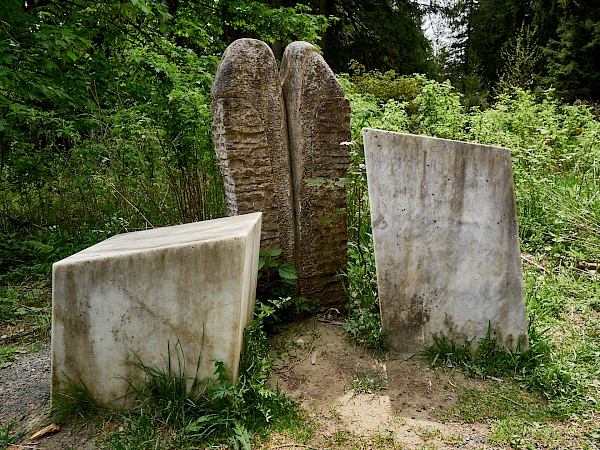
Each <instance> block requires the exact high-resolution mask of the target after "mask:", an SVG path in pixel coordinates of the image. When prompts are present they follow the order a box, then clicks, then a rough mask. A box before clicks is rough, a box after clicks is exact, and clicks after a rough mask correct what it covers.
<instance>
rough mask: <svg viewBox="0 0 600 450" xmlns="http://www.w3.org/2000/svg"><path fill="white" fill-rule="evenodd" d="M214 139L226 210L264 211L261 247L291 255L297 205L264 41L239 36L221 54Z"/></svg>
mask: <svg viewBox="0 0 600 450" xmlns="http://www.w3.org/2000/svg"><path fill="white" fill-rule="evenodd" d="M211 96H212V104H211V109H212V114H213V125H212V133H213V141H214V145H215V151H216V153H217V157H218V159H219V166H220V169H221V172H222V174H223V176H224V178H225V192H226V201H227V215H228V216H234V215H237V214H246V213H251V212H257V211H262V213H263V226H262V242H261V247H262V248H263V249H273V248H282V249H283V251H284V253H283V256H284V259H286V260H287V261H292V260H293V251H294V250H293V249H294V211H293V203H292V187H291V169H290V157H289V148H288V135H287V124H286V117H285V107H284V103H283V94H282V90H281V85H280V83H279V77H278V73H277V62H276V61H275V57H274V56H273V52H272V51H271V49H270V48H269V47H268V46H267V44H265V43H264V42H262V41H258V40H255V39H239V40H237V41H235V42H233V43H232V44H231V45H230V46H229V47H227V50H226V51H225V53H224V54H223V59H222V61H221V65H220V66H219V69H218V70H217V75H216V78H215V82H214V84H213V88H212V93H211Z"/></svg>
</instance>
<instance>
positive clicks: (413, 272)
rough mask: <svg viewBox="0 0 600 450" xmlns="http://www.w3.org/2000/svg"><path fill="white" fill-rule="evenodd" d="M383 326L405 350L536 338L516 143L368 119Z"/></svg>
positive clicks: (510, 343)
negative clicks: (463, 138)
mask: <svg viewBox="0 0 600 450" xmlns="http://www.w3.org/2000/svg"><path fill="white" fill-rule="evenodd" d="M364 143H365V157H366V165H367V179H368V185H369V199H370V202H371V220H372V225H373V239H374V244H375V262H376V265H377V282H378V288H379V300H380V306H381V319H382V326H383V328H384V329H388V330H391V334H390V336H389V338H390V342H391V344H392V345H393V346H394V348H396V349H397V350H398V351H401V352H415V351H417V350H419V349H422V348H423V347H424V346H428V345H431V344H433V336H434V335H437V336H439V337H442V336H443V337H445V338H448V339H453V340H455V341H458V342H463V341H464V340H466V339H468V340H470V339H474V338H475V340H477V339H478V338H482V337H485V336H486V333H487V331H488V326H489V327H490V328H491V331H492V337H495V338H496V339H497V342H498V344H500V345H502V346H505V347H507V348H509V349H511V350H514V349H515V348H516V347H517V346H518V345H520V347H521V348H522V349H523V348H525V347H526V346H527V345H528V341H527V320H526V316H525V301H524V294H523V276H522V268H521V260H520V253H519V238H518V229H517V217H516V208H515V198H514V188H513V174H512V166H511V158H510V151H509V150H507V149H505V148H498V147H488V146H484V145H475V144H468V143H463V142H457V141H449V140H444V139H435V138H429V137H423V136H413V135H408V134H401V133H392V132H387V131H380V130H372V129H365V130H364Z"/></svg>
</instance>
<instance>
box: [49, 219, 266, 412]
mask: <svg viewBox="0 0 600 450" xmlns="http://www.w3.org/2000/svg"><path fill="white" fill-rule="evenodd" d="M261 217H262V216H261V213H253V214H246V215H241V216H235V217H228V218H224V219H215V220H208V221H204V222H196V223H189V224H184V225H177V226H172V227H165V228H157V229H153V230H147V231H139V232H135V233H125V234H121V235H117V236H114V237H111V238H110V239H107V240H106V241H104V242H100V243H99V244H96V245H94V246H92V247H90V248H88V249H86V250H83V251H81V252H79V253H76V254H75V255H72V256H70V257H68V258H66V259H63V260H62V261H59V262H57V263H56V264H54V266H53V269H52V379H53V381H52V394H53V397H54V396H55V395H56V393H57V392H58V391H60V390H61V389H63V388H64V387H65V380H66V379H67V378H66V377H68V378H70V379H71V380H72V381H74V382H75V383H76V384H79V385H81V384H85V386H86V387H87V388H88V389H89V391H90V393H91V395H92V397H93V398H94V399H95V400H96V401H97V402H98V403H99V404H100V405H102V406H107V407H115V408H121V407H124V408H127V407H130V406H132V400H133V399H132V398H131V397H130V396H128V397H127V398H124V396H125V394H126V393H127V387H128V384H127V382H126V381H125V380H126V379H136V378H140V377H141V378H143V373H142V371H141V370H140V369H138V368H137V367H135V366H134V365H132V364H128V363H127V362H128V361H129V362H131V361H136V356H135V355H137V357H138V358H139V359H140V360H141V361H142V362H143V363H144V364H145V365H146V366H150V367H157V368H160V369H162V370H166V369H167V365H166V362H165V361H166V359H167V357H168V350H167V349H168V347H169V346H170V349H171V364H172V367H173V369H174V370H173V371H174V372H175V373H176V374H178V373H179V366H180V365H181V366H182V369H183V367H184V366H185V375H186V376H188V377H192V378H193V377H197V378H200V379H202V378H206V377H212V376H213V373H214V371H215V365H214V362H213V361H211V360H213V359H217V360H220V361H223V363H224V364H225V367H226V368H227V369H228V371H229V374H230V375H231V376H232V378H233V379H235V378H236V377H237V374H238V365H239V360H240V352H241V350H242V345H243V333H244V327H245V326H246V325H247V324H248V323H249V322H250V321H251V320H252V318H253V312H254V300H255V295H256V275H257V270H258V253H259V244H260V231H261V230H260V228H261ZM178 343H179V344H178ZM179 345H180V348H179V349H178V350H179V359H180V362H181V364H179V362H178V357H177V354H176V346H179ZM182 355H183V357H182ZM198 361H200V365H199V370H198V372H196V370H197V367H198Z"/></svg>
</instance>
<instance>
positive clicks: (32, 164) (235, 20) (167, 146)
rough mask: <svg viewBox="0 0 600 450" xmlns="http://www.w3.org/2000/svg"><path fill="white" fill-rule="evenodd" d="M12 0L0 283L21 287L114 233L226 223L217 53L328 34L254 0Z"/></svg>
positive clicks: (0, 143) (3, 48)
mask: <svg viewBox="0 0 600 450" xmlns="http://www.w3.org/2000/svg"><path fill="white" fill-rule="evenodd" d="M5 3H6V5H3V6H4V9H3V12H4V13H5V14H4V15H3V16H2V18H0V25H1V26H0V61H1V62H2V64H1V67H0V85H1V86H2V89H0V117H1V118H2V119H1V121H0V276H2V277H4V276H5V274H6V275H8V276H10V277H11V279H15V280H18V279H22V277H23V276H24V275H25V274H26V273H31V271H34V272H35V273H39V274H40V275H42V276H46V277H47V276H48V274H49V268H50V263H51V262H54V261H56V260H57V259H60V258H61V257H63V256H64V255H66V254H69V253H68V252H69V251H72V252H74V251H77V250H79V249H81V248H82V247H83V246H87V245H90V244H93V243H95V242H97V241H98V240H100V239H102V238H105V237H107V236H109V235H111V234H115V233H119V232H123V231H131V230H136V229H145V228H152V227H155V226H163V225H171V224H175V223H180V222H190V221H196V220H204V219H210V218H215V217H220V216H222V215H224V192H223V187H222V179H221V176H220V174H219V172H218V170H217V164H216V156H215V154H214V150H213V148H212V136H211V114H210V89H211V84H212V80H213V76H214V72H215V70H216V67H217V65H218V58H217V57H216V56H215V55H218V54H220V53H221V52H222V51H223V50H224V48H225V46H226V45H227V43H228V42H229V41H228V39H229V36H228V33H237V32H239V33H243V34H245V35H251V36H253V37H257V38H262V39H266V40H268V41H270V40H275V39H279V40H281V41H282V42H284V43H287V42H290V41H291V40H294V39H304V40H308V41H311V42H316V41H317V40H318V38H319V33H321V32H322V31H323V30H324V29H325V27H326V25H327V19H325V18H324V17H322V16H319V15H313V14H309V11H308V9H307V8H305V7H303V6H294V7H290V8H271V7H270V6H267V5H265V4H264V3H262V2H253V1H247V0H230V1H225V2H212V1H211V2H208V3H202V4H198V3H195V2H173V3H169V2H161V1H158V0H150V1H137V0H135V1H134V0H130V1H125V2H120V1H113V0H109V1H106V2H95V3H92V4H90V3H89V2H84V1H81V0H76V1H74V2H66V3H65V2H36V3H30V4H29V7H30V11H29V12H27V13H26V12H24V11H23V10H22V4H23V2H21V1H18V0H8V1H7V2H5ZM94 235H95V236H94ZM32 250H33V251H32Z"/></svg>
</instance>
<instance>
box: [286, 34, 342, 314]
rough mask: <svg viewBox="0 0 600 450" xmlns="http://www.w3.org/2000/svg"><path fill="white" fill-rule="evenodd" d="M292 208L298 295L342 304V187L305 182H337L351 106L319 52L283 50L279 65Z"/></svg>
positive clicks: (302, 45) (301, 46) (305, 47)
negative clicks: (290, 172) (309, 180)
mask: <svg viewBox="0 0 600 450" xmlns="http://www.w3.org/2000/svg"><path fill="white" fill-rule="evenodd" d="M280 76H281V82H282V86H283V95H284V99H285V105H286V111H287V121H288V134H289V139H290V155H291V164H292V183H293V192H294V198H295V210H296V260H295V265H296V269H297V270H298V287H299V291H300V294H301V295H304V296H306V297H309V298H312V297H318V298H320V300H321V303H322V304H324V305H331V304H341V303H344V292H343V288H342V284H341V282H340V281H339V279H337V278H335V276H336V274H338V273H340V272H342V271H344V270H345V269H346V262H347V247H346V245H347V239H348V235H347V232H348V229H347V224H346V214H345V207H346V190H345V188H344V187H343V186H336V187H334V188H331V187H314V186H308V185H307V184H306V181H305V180H307V179H314V178H323V179H326V180H333V181H337V180H339V179H340V178H343V177H345V176H346V172H347V170H348V164H349V162H350V157H349V154H348V148H347V146H346V145H340V143H341V142H345V141H349V140H350V139H351V135H350V102H349V101H348V99H346V98H345V97H344V89H343V88H342V86H341V84H340V83H339V81H338V80H337V78H336V77H335V75H334V73H333V72H332V70H331V69H330V68H329V66H328V65H327V63H326V62H325V60H324V59H323V57H322V56H321V55H320V54H319V52H318V50H317V49H316V48H315V47H314V46H312V45H311V44H309V43H307V42H294V43H292V44H290V45H288V46H287V48H286V49H285V53H284V55H283V59H282V62H281V71H280Z"/></svg>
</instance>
